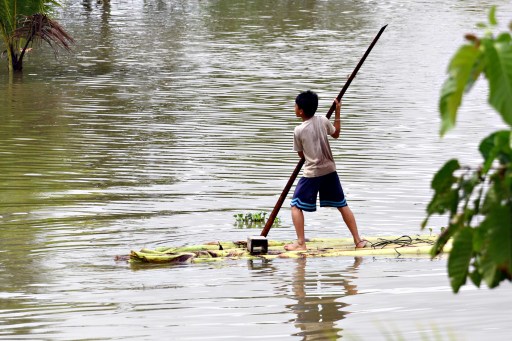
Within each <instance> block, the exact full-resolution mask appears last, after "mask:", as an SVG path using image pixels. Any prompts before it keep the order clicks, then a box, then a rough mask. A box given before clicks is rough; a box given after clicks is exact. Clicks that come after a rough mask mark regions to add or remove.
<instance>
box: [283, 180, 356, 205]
mask: <svg viewBox="0 0 512 341" xmlns="http://www.w3.org/2000/svg"><path fill="white" fill-rule="evenodd" d="M319 192H320V207H345V206H347V200H346V199H345V194H344V193H343V188H341V184H340V179H339V177H338V173H336V172H332V173H329V174H326V175H322V176H319V177H315V178H305V177H302V178H301V179H300V180H299V182H298V183H297V186H296V187H295V192H294V193H293V199H292V203H291V206H295V207H297V208H300V209H301V210H303V211H307V212H314V211H316V198H317V196H318V193H319Z"/></svg>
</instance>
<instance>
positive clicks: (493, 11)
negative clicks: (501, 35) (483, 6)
mask: <svg viewBox="0 0 512 341" xmlns="http://www.w3.org/2000/svg"><path fill="white" fill-rule="evenodd" d="M489 24H491V26H496V25H498V21H497V20H496V6H492V7H491V9H490V10H489Z"/></svg>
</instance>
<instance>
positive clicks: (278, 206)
mask: <svg viewBox="0 0 512 341" xmlns="http://www.w3.org/2000/svg"><path fill="white" fill-rule="evenodd" d="M387 26H388V25H384V26H382V28H381V29H380V31H379V33H377V35H376V36H375V38H374V39H373V41H372V43H371V44H370V46H369V47H368V49H367V50H366V52H365V53H364V55H363V57H362V58H361V60H360V61H359V63H357V66H356V68H355V69H354V71H352V74H351V75H350V77H349V78H348V80H347V82H346V83H345V85H344V86H343V88H342V89H341V91H340V93H339V94H338V97H336V98H337V99H338V101H339V100H341V98H342V97H343V95H344V94H345V92H346V91H347V89H348V87H349V86H350V83H352V80H353V79H354V78H355V77H356V74H357V72H358V71H359V69H360V68H361V66H362V65H363V63H364V61H365V60H366V57H368V55H369V54H370V52H371V51H372V49H373V47H374V46H375V44H376V43H377V40H379V38H380V36H381V35H382V33H383V32H384V30H385V29H386V27H387ZM334 109H336V102H334V101H333V103H332V105H331V108H330V109H329V111H328V112H327V114H326V115H325V116H326V117H327V118H331V115H332V113H333V112H334ZM305 161H306V160H305V159H304V158H301V159H300V161H299V163H297V166H295V169H294V170H293V173H292V175H291V176H290V179H288V182H287V183H286V186H284V189H283V192H282V193H281V195H280V196H279V199H278V200H277V203H276V205H275V206H274V209H273V210H272V213H270V216H269V217H268V220H267V223H266V224H265V227H264V228H263V230H262V231H261V234H260V235H261V236H264V237H266V236H267V234H268V232H269V231H270V228H271V227H272V225H273V224H274V220H275V219H276V217H277V214H278V213H279V210H280V209H281V207H282V206H283V203H284V201H285V199H286V196H287V195H288V192H289V191H290V188H291V187H292V186H293V183H294V182H295V179H296V178H297V176H298V175H299V172H300V170H301V168H302V166H304V162H305Z"/></svg>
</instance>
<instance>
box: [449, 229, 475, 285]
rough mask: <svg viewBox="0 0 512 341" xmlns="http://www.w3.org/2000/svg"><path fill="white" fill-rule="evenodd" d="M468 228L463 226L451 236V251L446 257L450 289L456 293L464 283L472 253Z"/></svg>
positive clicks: (471, 236) (471, 238) (470, 231)
mask: <svg viewBox="0 0 512 341" xmlns="http://www.w3.org/2000/svg"><path fill="white" fill-rule="evenodd" d="M472 232H473V231H472V229H470V228H463V229H462V230H460V231H459V233H457V234H456V235H455V236H454V238H453V246H452V251H451V252H450V257H449V258H448V276H449V277H450V283H451V285H452V289H453V291H454V292H455V293H457V292H458V291H459V289H460V287H461V286H462V285H464V284H465V283H466V278H467V276H468V269H469V264H470V261H471V257H472V255H473V233H472Z"/></svg>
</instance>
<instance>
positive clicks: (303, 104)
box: [295, 90, 318, 117]
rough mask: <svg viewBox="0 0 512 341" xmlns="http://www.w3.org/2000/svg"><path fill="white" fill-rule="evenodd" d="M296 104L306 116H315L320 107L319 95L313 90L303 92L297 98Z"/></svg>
mask: <svg viewBox="0 0 512 341" xmlns="http://www.w3.org/2000/svg"><path fill="white" fill-rule="evenodd" d="M295 104H296V105H297V107H298V108H299V109H300V110H302V111H303V112H304V115H305V116H306V117H313V116H314V115H315V112H316V109H317V108H318V95H317V94H316V93H314V92H313V91H311V90H308V91H304V92H301V93H300V94H299V95H298V96H297V98H295Z"/></svg>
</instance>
